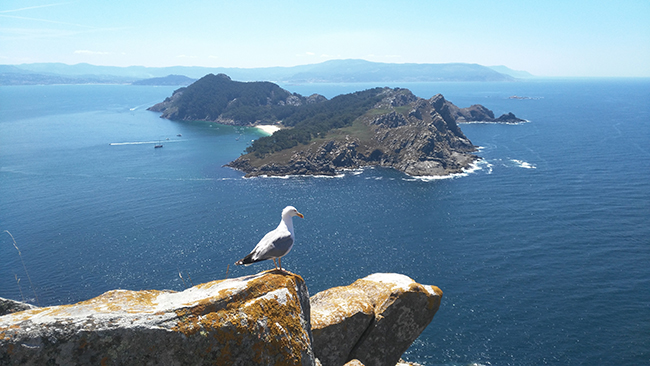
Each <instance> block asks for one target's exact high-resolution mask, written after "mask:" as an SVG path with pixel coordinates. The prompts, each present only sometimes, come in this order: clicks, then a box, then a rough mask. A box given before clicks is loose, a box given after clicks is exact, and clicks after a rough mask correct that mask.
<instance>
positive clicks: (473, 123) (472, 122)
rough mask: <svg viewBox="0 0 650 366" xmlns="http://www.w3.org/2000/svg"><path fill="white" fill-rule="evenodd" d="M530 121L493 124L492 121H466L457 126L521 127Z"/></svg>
mask: <svg viewBox="0 0 650 366" xmlns="http://www.w3.org/2000/svg"><path fill="white" fill-rule="evenodd" d="M529 122H530V120H527V119H525V120H523V121H521V122H515V123H510V122H493V121H467V122H459V124H465V125H512V126H516V125H523V124H524V123H529Z"/></svg>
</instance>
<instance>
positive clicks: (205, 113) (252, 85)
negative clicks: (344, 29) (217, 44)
mask: <svg viewBox="0 0 650 366" xmlns="http://www.w3.org/2000/svg"><path fill="white" fill-rule="evenodd" d="M322 100H325V97H322V96H318V95H314V96H311V97H309V98H305V97H303V96H301V95H299V94H292V93H290V92H289V91H287V90H284V89H282V88H281V87H279V86H278V85H276V84H273V83H270V82H239V81H233V80H231V79H230V78H229V77H228V76H227V75H224V74H219V75H213V74H208V75H206V76H204V77H202V78H201V79H199V80H197V81H196V82H194V83H193V84H191V85H190V86H188V87H185V88H180V89H178V90H176V91H175V92H174V94H173V95H172V96H171V97H169V98H167V99H165V101H164V102H162V103H158V104H156V105H154V106H153V107H151V108H149V110H152V111H156V112H162V113H163V114H162V116H161V117H162V118H168V119H173V120H194V121H215V122H219V123H224V124H232V125H241V126H247V125H252V124H255V123H274V122H276V121H279V120H283V119H284V118H286V117H288V116H289V115H291V114H292V113H293V112H294V111H295V110H296V108H297V107H299V106H301V105H304V104H308V103H318V102H320V101H322Z"/></svg>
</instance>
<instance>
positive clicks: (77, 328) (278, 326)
mask: <svg viewBox="0 0 650 366" xmlns="http://www.w3.org/2000/svg"><path fill="white" fill-rule="evenodd" d="M309 314H310V311H309V293H308V291H307V286H306V285H305V282H304V281H303V279H302V278H301V277H300V276H297V275H292V274H283V273H277V272H265V273H262V274H258V275H254V276H248V277H242V278H238V279H231V280H223V281H213V282H209V283H205V284H202V285H198V286H195V287H192V288H190V289H187V290H185V291H183V292H170V291H125V290H115V291H110V292H107V293H105V294H103V295H101V296H99V297H96V298H94V299H91V300H88V301H84V302H80V303H77V304H74V305H64V306H53V307H47V308H39V309H34V310H28V311H23V312H20V313H14V314H9V315H6V316H3V317H0V364H2V365H39V366H40V365H99V364H102V365H215V364H216V365H253V364H258V365H274V364H283V365H314V363H315V358H314V355H313V353H312V348H311V343H312V340H311V338H312V336H311V330H310V322H309Z"/></svg>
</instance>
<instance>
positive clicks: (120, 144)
mask: <svg viewBox="0 0 650 366" xmlns="http://www.w3.org/2000/svg"><path fill="white" fill-rule="evenodd" d="M163 142H164V143H168V142H179V141H176V140H159V141H131V142H111V143H109V145H110V146H122V145H147V144H160V143H163Z"/></svg>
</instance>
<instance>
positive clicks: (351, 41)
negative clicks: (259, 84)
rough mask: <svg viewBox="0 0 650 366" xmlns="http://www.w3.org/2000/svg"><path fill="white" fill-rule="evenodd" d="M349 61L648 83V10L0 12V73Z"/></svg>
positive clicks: (98, 8) (169, 4)
mask: <svg viewBox="0 0 650 366" xmlns="http://www.w3.org/2000/svg"><path fill="white" fill-rule="evenodd" d="M349 58H355V59H365V60H369V61H376V62H393V63H446V62H466V63H478V64H481V65H486V66H492V65H505V66H508V67H510V68H512V69H516V70H526V71H528V72H531V73H533V74H535V75H538V76H644V77H650V1H649V0H618V1H617V0H613V1H598V0H593V1H572V0H561V1H469V0H458V1H450V0H445V1H437V0H433V1H424V0H412V1H409V0H405V1H399V2H398V1H383V0H373V1H354V0H347V1H339V0H330V1H318V2H317V1H305V0H302V1H299V0H295V1H289V0H276V1H268V0H266V1H257V0H234V1H220V0H213V1H204V0H201V1H195V0H182V1H179V0H173V1H170V0H157V1H149V0H144V1H139V0H130V1H122V0H111V1H100V0H94V1H84V0H79V1H56V0H55V1H44V0H3V1H2V2H0V64H21V63H34V62H63V63H67V64H76V63H81V62H86V63H91V64H95V65H109V66H131V65H142V66H154V67H159V66H174V65H184V66H208V67H243V68H249V67H268V66H294V65H304V64H313V63H319V62H322V61H326V60H330V59H349Z"/></svg>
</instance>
